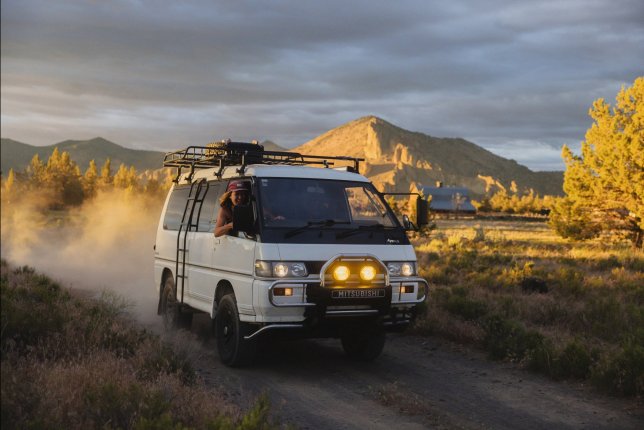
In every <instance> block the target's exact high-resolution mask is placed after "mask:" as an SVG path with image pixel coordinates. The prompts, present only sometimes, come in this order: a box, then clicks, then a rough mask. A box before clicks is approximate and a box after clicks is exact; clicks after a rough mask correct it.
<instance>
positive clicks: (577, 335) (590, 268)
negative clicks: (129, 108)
mask: <svg viewBox="0 0 644 430" xmlns="http://www.w3.org/2000/svg"><path fill="white" fill-rule="evenodd" d="M414 244H415V248H416V251H417V253H418V259H419V271H420V275H421V276H424V277H425V278H427V280H428V281H429V282H430V285H431V286H432V288H431V292H430V297H429V301H428V305H427V308H426V311H425V312H424V313H423V314H422V315H421V318H420V319H419V320H418V322H417V324H416V326H415V331H416V332H417V333H421V334H428V335H429V334H431V335H440V336H443V337H447V338H449V339H452V340H456V341H458V342H463V343H469V344H475V345H478V346H480V347H481V348H484V349H485V350H486V351H487V352H488V354H489V356H490V357H491V358H493V359H507V360H512V361H516V362H519V363H522V364H523V365H525V366H526V367H528V368H530V369H533V370H536V371H540V372H543V373H546V374H548V375H551V376H552V377H554V378H572V379H580V380H589V381H591V382H592V384H593V385H595V386H596V387H598V388H599V389H601V390H603V391H605V392H609V393H612V394H617V395H629V396H631V395H636V396H641V395H642V394H644V253H642V251H641V250H640V251H638V250H633V249H632V248H631V247H630V246H629V244H627V243H624V244H609V243H607V242H603V241H601V240H596V241H591V242H585V243H572V242H568V241H565V240H563V239H561V238H559V237H557V236H556V235H555V234H554V233H553V232H552V231H551V230H550V228H549V227H548V225H547V224H546V223H545V222H540V221H533V222H529V221H525V220H523V221H519V222H517V221H485V220H441V221H437V228H436V229H435V230H434V231H432V232H431V234H430V235H429V237H425V238H419V239H416V240H415V241H414Z"/></svg>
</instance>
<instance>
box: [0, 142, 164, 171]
mask: <svg viewBox="0 0 644 430" xmlns="http://www.w3.org/2000/svg"><path fill="white" fill-rule="evenodd" d="M54 148H58V150H59V151H66V152H69V154H70V156H71V158H72V160H74V161H75V162H76V164H78V166H79V167H80V168H81V170H85V169H86V168H87V167H88V165H89V162H90V160H94V161H95V162H96V164H97V165H98V166H99V167H100V166H101V165H102V164H103V163H105V160H106V159H107V158H110V160H111V162H112V167H113V168H118V166H119V165H120V164H125V165H127V166H134V167H135V168H136V170H138V171H145V170H155V169H159V168H160V167H161V166H162V163H163V156H164V154H165V153H164V152H160V151H148V150H140V149H131V148H126V147H124V146H121V145H119V144H116V143H114V142H111V141H109V140H107V139H104V138H102V137H94V138H92V139H88V140H64V141H61V142H58V143H55V144H53V145H46V146H34V145H29V144H27V143H23V142H19V141H17V140H13V139H8V138H4V137H3V138H2V139H0V160H1V169H2V174H3V175H6V174H7V173H9V169H11V168H13V169H14V170H16V171H20V170H23V169H24V168H26V167H27V166H28V165H29V162H30V161H31V159H32V158H33V156H34V155H36V154H38V156H39V157H40V159H41V160H43V161H44V162H46V161H47V159H48V158H49V156H50V155H51V153H52V152H53V151H54Z"/></svg>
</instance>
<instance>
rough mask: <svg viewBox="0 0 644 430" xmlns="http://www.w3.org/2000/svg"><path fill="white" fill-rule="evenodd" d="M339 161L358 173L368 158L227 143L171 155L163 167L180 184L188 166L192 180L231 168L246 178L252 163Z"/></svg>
mask: <svg viewBox="0 0 644 430" xmlns="http://www.w3.org/2000/svg"><path fill="white" fill-rule="evenodd" d="M336 161H349V162H352V163H353V166H348V170H350V171H353V172H355V173H358V172H359V171H360V162H361V161H364V158H354V157H344V156H336V157H328V156H322V155H302V154H299V153H297V152H286V151H264V147H263V146H262V145H258V144H256V143H247V142H231V141H230V140H224V141H221V142H216V143H211V144H209V145H208V146H188V147H187V148H185V149H180V150H178V151H173V152H168V153H166V154H165V157H164V159H163V166H164V167H176V168H177V169H178V171H177V178H176V179H175V181H177V180H178V178H179V176H181V169H182V168H185V167H187V168H190V175H189V176H188V178H187V179H188V180H190V179H192V176H193V175H194V172H195V170H196V169H206V168H212V167H219V170H218V171H217V172H215V175H217V176H218V177H221V175H222V173H223V170H224V168H225V167H227V166H239V168H238V169H237V172H238V173H239V174H240V175H242V174H243V173H244V171H245V170H246V166H248V165H250V164H283V165H295V166H306V165H321V166H324V167H331V166H333V165H334V164H335V162H336Z"/></svg>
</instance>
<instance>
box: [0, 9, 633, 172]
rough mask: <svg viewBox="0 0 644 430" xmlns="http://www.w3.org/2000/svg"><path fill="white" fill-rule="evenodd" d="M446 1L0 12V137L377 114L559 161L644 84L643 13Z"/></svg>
mask: <svg viewBox="0 0 644 430" xmlns="http://www.w3.org/2000/svg"><path fill="white" fill-rule="evenodd" d="M444 3H445V4H441V3H437V4H430V3H428V2H425V1H421V0H418V1H400V2H372V1H364V0H363V1H356V2H344V1H339V0H334V1H327V2H301V1H296V0H291V1H289V0H282V1H272V2H263V1H234V2H230V1H216V2H212V1H206V0H204V1H185V2H175V3H169V4H168V3H165V2H156V1H149V0H148V1H138V2H130V1H124V0H123V1H112V2H109V3H108V2H98V1H96V2H91V1H80V0H79V1H73V0H68V1H58V2H50V1H38V0H22V1H17V0H3V2H2V4H1V7H2V29H1V32H2V40H1V43H2V129H3V136H5V137H12V138H14V139H18V140H20V139H22V140H24V141H27V142H30V143H40V144H47V143H52V142H54V141H56V140H58V139H64V138H69V137H70V136H71V135H72V134H75V136H76V137H80V136H79V135H81V134H83V135H84V137H92V136H95V135H102V136H104V137H106V138H111V139H112V140H115V141H117V142H119V143H121V144H126V145H131V146H137V147H145V148H158V149H170V148H174V147H176V146H177V144H184V143H186V141H188V142H187V143H201V142H203V140H204V139H211V138H214V137H227V136H230V137H232V138H260V139H264V138H268V139H271V140H274V141H276V142H277V143H280V144H282V145H287V146H293V145H296V144H300V143H303V142H304V141H306V140H308V139H311V138H313V137H315V136H316V135H317V134H319V133H321V132H324V131H326V130H328V129H329V128H332V127H335V126H338V125H340V124H342V123H344V122H346V121H349V120H352V119H355V118H356V117H359V116H363V115H368V114H375V115H378V116H382V117H383V118H385V119H387V120H388V121H390V122H392V123H394V124H397V125H399V126H401V127H404V128H408V129H410V130H414V131H421V132H424V133H428V134H431V135H434V136H460V137H466V138H469V139H470V140H473V141H474V142H475V143H480V144H483V143H484V142H485V144H486V145H488V146H489V147H493V148H494V150H495V152H497V153H499V154H500V155H504V156H506V155H505V154H513V151H514V150H513V149H512V148H516V142H523V141H531V142H535V143H538V144H539V145H546V146H548V147H552V148H553V149H554V150H555V151H554V152H557V158H558V150H559V147H560V145H561V144H562V143H570V142H578V141H580V140H582V139H583V133H584V132H585V130H586V128H587V127H588V125H589V124H590V121H589V118H588V116H587V110H588V108H589V107H590V104H591V103H592V101H593V100H594V99H596V98H598V97H604V98H606V99H607V100H609V101H611V102H612V101H613V100H614V96H615V94H616V93H617V91H618V90H619V88H620V86H621V85H623V84H630V83H631V82H632V81H633V80H634V78H635V77H636V76H638V75H642V74H643V70H642V63H641V60H639V59H640V58H644V30H643V27H642V22H644V4H642V3H641V2H640V1H636V0H624V1H620V2H617V3H619V4H617V3H615V2H614V1H609V0H591V1H586V0H584V1H582V0H566V1H559V2H555V1H548V0H544V1H534V2H514V1H509V0H507V1H506V0H497V1H482V2H467V1H455V2H444ZM475 139H480V141H477V140H475ZM493 142H496V143H494V144H492V143H493ZM506 147H507V148H509V149H507V150H506V149H504V148H506ZM504 151H505V152H504ZM544 153H548V151H545V152H544ZM532 159H533V160H535V161H526V164H527V165H528V166H534V167H535V168H536V167H537V166H543V165H546V164H547V162H545V161H544V162H541V161H536V160H537V157H536V156H535V157H532ZM553 160H554V159H553ZM518 161H520V160H518ZM553 163H555V164H557V163H560V161H558V160H555V161H553Z"/></svg>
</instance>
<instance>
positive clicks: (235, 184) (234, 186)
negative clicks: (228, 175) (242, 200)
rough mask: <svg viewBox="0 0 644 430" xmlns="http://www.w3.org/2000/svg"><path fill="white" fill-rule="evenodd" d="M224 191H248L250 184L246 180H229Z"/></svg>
mask: <svg viewBox="0 0 644 430" xmlns="http://www.w3.org/2000/svg"><path fill="white" fill-rule="evenodd" d="M226 191H250V186H249V184H248V182H246V181H230V183H229V184H228V188H227V189H226Z"/></svg>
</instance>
